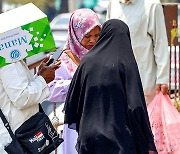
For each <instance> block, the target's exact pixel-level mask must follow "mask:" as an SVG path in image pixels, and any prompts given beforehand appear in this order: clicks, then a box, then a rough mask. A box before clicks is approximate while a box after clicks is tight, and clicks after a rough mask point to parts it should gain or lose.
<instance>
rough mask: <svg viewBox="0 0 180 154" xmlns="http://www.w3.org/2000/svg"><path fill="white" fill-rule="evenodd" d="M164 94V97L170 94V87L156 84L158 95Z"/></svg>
mask: <svg viewBox="0 0 180 154" xmlns="http://www.w3.org/2000/svg"><path fill="white" fill-rule="evenodd" d="M160 91H161V92H162V93H163V94H164V95H165V94H167V93H168V85H167V84H156V93H158V92H160Z"/></svg>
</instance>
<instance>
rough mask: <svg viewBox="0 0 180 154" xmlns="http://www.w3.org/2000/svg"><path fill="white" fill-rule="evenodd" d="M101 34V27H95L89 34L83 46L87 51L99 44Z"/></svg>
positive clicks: (84, 39)
mask: <svg viewBox="0 0 180 154" xmlns="http://www.w3.org/2000/svg"><path fill="white" fill-rule="evenodd" d="M99 34H100V28H99V26H96V27H94V28H93V29H92V30H91V31H90V32H89V33H87V34H86V35H85V36H84V37H83V39H82V41H81V44H82V46H83V47H85V48H86V49H88V50H90V49H91V48H92V47H93V46H94V45H95V44H96V42H97V40H98V39H99Z"/></svg>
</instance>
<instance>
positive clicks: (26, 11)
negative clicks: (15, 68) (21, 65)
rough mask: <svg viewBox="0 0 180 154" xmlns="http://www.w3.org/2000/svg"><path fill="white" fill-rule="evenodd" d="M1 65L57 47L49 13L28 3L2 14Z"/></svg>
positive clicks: (0, 27)
mask: <svg viewBox="0 0 180 154" xmlns="http://www.w3.org/2000/svg"><path fill="white" fill-rule="evenodd" d="M0 21H1V24H0V67H2V66H4V65H7V64H10V63H13V62H16V61H19V60H22V59H24V58H25V57H30V56H32V55H35V54H38V53H40V52H46V51H53V50H55V49H56V47H55V42H54V39H53V36H52V32H51V29H50V25H49V22H48V18H47V16H46V15H45V14H44V13H43V12H42V11H41V10H40V9H39V8H37V7H36V6H35V5H34V4H32V3H28V4H26V5H23V6H20V7H18V8H16V9H13V10H11V11H8V12H5V13H2V14H0Z"/></svg>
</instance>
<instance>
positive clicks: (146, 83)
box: [107, 0, 169, 104]
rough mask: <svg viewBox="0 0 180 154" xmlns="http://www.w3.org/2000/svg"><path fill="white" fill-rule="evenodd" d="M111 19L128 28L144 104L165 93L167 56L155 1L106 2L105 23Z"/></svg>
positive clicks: (117, 0)
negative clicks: (156, 95) (158, 93)
mask: <svg viewBox="0 0 180 154" xmlns="http://www.w3.org/2000/svg"><path fill="white" fill-rule="evenodd" d="M113 18H115V19H120V20H122V21H124V22H125V23H126V24H127V25H128V26H129V29H130V35H131V41H132V42H131V43H132V47H133V52H134V55H135V58H136V61H137V64H138V68H139V71H140V76H141V80H142V84H143V89H144V95H145V99H146V103H147V104H148V103H150V102H151V101H152V100H153V98H154V96H155V94H156V92H158V91H162V92H163V94H166V93H167V91H168V85H167V84H168V81H169V52H168V41H167V34H166V27H165V21H164V14H163V9H162V5H161V3H160V1H159V0H110V2H109V5H108V9H107V19H113Z"/></svg>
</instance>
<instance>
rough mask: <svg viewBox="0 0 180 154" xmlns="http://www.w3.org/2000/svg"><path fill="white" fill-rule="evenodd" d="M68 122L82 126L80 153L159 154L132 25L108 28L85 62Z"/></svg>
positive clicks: (76, 81) (76, 77)
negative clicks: (132, 44)
mask: <svg viewBox="0 0 180 154" xmlns="http://www.w3.org/2000/svg"><path fill="white" fill-rule="evenodd" d="M65 123H66V124H69V126H70V125H71V124H74V123H75V124H76V130H77V132H78V134H79V137H78V141H77V150H78V153H79V154H146V153H148V151H149V150H152V151H156V148H155V144H154V140H153V135H152V132H151V128H150V123H149V119H148V114H147V109H146V104H145V99H144V94H143V89H142V84H141V80H140V76H139V72H138V67H137V64H136V61H135V58H134V55H133V51H132V47H131V40H130V33H129V29H128V27H127V25H126V24H125V23H123V22H122V21H120V20H117V19H111V20H109V21H107V22H105V23H104V25H103V27H102V31H101V34H100V38H99V41H98V42H97V44H96V45H95V46H94V47H93V48H92V49H91V50H90V51H89V52H88V53H87V55H86V56H85V57H84V58H83V59H82V61H81V63H80V66H79V67H78V69H77V71H76V73H75V75H74V77H73V79H72V82H71V85H70V88H69V92H68V95H67V99H66V102H65Z"/></svg>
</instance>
